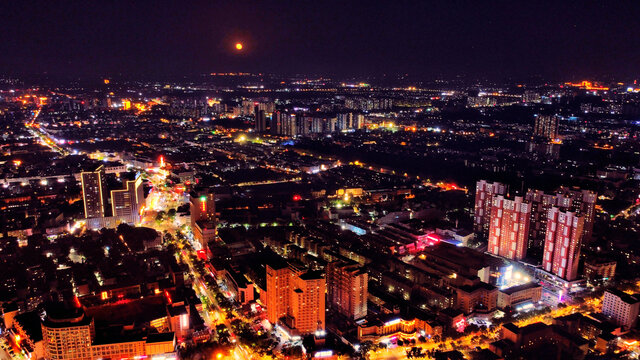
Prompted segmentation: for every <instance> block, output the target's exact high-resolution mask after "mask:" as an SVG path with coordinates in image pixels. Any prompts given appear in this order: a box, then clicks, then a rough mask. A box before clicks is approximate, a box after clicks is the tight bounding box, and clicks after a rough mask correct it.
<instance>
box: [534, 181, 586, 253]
mask: <svg viewBox="0 0 640 360" xmlns="http://www.w3.org/2000/svg"><path fill="white" fill-rule="evenodd" d="M525 200H526V201H527V202H528V203H530V204H531V225H530V232H529V246H528V247H529V248H542V247H543V246H544V241H545V235H546V231H547V216H548V214H549V210H550V209H551V208H552V207H557V208H558V209H560V210H562V211H570V212H573V213H575V214H576V215H579V216H581V217H583V218H584V232H583V238H582V240H581V241H589V240H590V239H591V236H592V233H593V222H594V216H595V205H596V200H597V194H596V193H594V192H593V191H589V190H580V189H570V188H566V187H561V188H559V189H558V191H556V193H553V194H548V193H545V192H543V191H541V190H534V189H529V190H528V191H527V194H526V195H525Z"/></svg>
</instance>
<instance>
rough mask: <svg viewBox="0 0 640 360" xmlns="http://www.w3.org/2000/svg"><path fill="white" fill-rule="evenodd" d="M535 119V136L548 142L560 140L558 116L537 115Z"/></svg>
mask: <svg viewBox="0 0 640 360" xmlns="http://www.w3.org/2000/svg"><path fill="white" fill-rule="evenodd" d="M535 118H536V119H535V124H534V127H533V135H534V136H537V137H541V138H545V139H547V140H553V139H557V138H558V116H556V115H541V114H537V115H536V116H535Z"/></svg>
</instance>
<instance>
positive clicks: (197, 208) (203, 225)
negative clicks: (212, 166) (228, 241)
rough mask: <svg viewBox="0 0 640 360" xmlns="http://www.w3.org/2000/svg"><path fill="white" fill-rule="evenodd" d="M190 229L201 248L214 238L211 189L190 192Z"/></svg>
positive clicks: (214, 205) (214, 214)
mask: <svg viewBox="0 0 640 360" xmlns="http://www.w3.org/2000/svg"><path fill="white" fill-rule="evenodd" d="M190 198H191V199H190V207H189V208H190V212H191V230H192V231H193V237H194V238H195V239H196V240H197V241H198V242H199V243H200V245H201V247H202V249H205V250H206V249H207V244H208V243H209V242H210V241H215V239H216V202H215V194H214V193H213V192H212V191H201V192H196V191H192V192H191V193H190Z"/></svg>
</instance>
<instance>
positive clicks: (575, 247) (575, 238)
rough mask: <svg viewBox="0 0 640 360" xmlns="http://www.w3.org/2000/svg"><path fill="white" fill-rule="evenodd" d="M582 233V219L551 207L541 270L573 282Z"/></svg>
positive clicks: (575, 275)
mask: <svg viewBox="0 0 640 360" xmlns="http://www.w3.org/2000/svg"><path fill="white" fill-rule="evenodd" d="M583 231H584V217H582V216H578V215H576V214H575V213H572V212H570V211H561V210H560V209H558V208H557V207H552V208H551V209H550V210H549V215H548V216H547V234H546V239H545V243H544V254H543V256H542V267H543V269H544V270H545V271H547V272H549V273H552V274H554V275H557V276H558V277H561V278H563V279H565V280H567V281H573V280H575V279H576V278H577V277H578V262H579V261H580V245H581V243H582V235H583Z"/></svg>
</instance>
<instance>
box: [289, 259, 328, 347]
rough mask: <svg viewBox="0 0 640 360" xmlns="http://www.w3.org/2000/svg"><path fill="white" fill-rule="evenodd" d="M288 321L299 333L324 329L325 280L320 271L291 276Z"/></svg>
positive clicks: (310, 332) (309, 332) (303, 333)
mask: <svg viewBox="0 0 640 360" xmlns="http://www.w3.org/2000/svg"><path fill="white" fill-rule="evenodd" d="M292 285H293V286H292V287H291V288H290V296H291V299H290V311H289V316H288V317H287V318H288V321H289V324H288V325H290V326H291V327H293V328H295V329H296V330H297V331H298V332H299V333H300V334H302V335H305V334H313V333H314V332H316V331H319V330H324V329H325V311H326V304H325V292H326V281H325V278H324V275H323V274H322V273H321V272H320V271H312V270H309V271H306V272H304V273H302V274H299V275H298V276H295V277H293V284H292Z"/></svg>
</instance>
